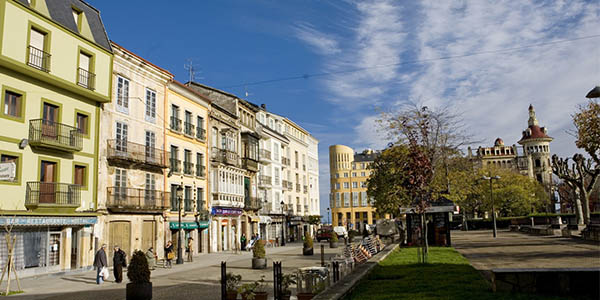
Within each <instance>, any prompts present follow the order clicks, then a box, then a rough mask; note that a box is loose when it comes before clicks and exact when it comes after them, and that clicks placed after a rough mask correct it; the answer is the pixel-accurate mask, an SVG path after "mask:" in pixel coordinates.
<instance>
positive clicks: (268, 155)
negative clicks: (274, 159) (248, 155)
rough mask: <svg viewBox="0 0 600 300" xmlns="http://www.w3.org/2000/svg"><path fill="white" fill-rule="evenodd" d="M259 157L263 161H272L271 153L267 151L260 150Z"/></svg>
mask: <svg viewBox="0 0 600 300" xmlns="http://www.w3.org/2000/svg"><path fill="white" fill-rule="evenodd" d="M258 157H259V159H260V160H261V161H268V160H271V151H269V150H267V149H260V150H259V151H258Z"/></svg>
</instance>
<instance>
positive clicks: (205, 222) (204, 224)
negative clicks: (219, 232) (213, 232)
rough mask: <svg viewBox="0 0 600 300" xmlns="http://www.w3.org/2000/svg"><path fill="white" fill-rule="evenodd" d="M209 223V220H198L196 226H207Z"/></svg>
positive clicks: (201, 227)
mask: <svg viewBox="0 0 600 300" xmlns="http://www.w3.org/2000/svg"><path fill="white" fill-rule="evenodd" d="M209 223H210V222H209V221H198V228H200V229H203V228H208V224H209Z"/></svg>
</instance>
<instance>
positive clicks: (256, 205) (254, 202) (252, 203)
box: [244, 197, 262, 210]
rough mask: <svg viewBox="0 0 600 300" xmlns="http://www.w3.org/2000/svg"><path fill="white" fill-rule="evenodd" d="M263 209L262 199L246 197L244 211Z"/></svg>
mask: <svg viewBox="0 0 600 300" xmlns="http://www.w3.org/2000/svg"><path fill="white" fill-rule="evenodd" d="M261 208H262V205H261V203H260V199H258V198H256V197H246V199H244V209H245V210H259V209H261Z"/></svg>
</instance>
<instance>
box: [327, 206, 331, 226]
mask: <svg viewBox="0 0 600 300" xmlns="http://www.w3.org/2000/svg"><path fill="white" fill-rule="evenodd" d="M330 223H331V222H330V221H329V207H328V208H327V224H330Z"/></svg>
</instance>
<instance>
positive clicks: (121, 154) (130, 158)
mask: <svg viewBox="0 0 600 300" xmlns="http://www.w3.org/2000/svg"><path fill="white" fill-rule="evenodd" d="M107 144H108V149H107V154H106V158H107V160H108V161H109V162H111V163H121V164H131V165H134V166H138V167H140V168H144V167H154V168H161V169H164V168H166V167H167V162H166V159H165V156H166V155H165V151H164V150H161V149H157V148H152V147H148V146H146V145H142V144H137V143H132V142H129V141H123V140H108V141H107Z"/></svg>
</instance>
